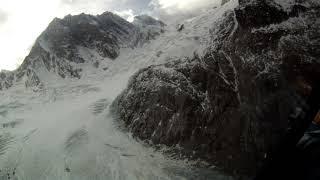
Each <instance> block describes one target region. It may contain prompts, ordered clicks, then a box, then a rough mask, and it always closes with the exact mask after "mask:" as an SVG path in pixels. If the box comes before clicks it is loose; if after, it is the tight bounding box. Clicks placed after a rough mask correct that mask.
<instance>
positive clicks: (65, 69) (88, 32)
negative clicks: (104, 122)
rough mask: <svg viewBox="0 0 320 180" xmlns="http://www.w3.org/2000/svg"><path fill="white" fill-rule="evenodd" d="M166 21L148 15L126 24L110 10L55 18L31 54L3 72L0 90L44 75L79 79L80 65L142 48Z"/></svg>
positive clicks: (39, 80) (35, 81)
mask: <svg viewBox="0 0 320 180" xmlns="http://www.w3.org/2000/svg"><path fill="white" fill-rule="evenodd" d="M164 26H165V24H164V23H162V22H161V21H158V20H155V19H153V18H151V17H149V16H146V15H144V16H139V17H136V20H135V22H134V23H133V24H132V23H129V22H127V21H126V20H124V19H123V18H121V17H119V16H118V15H115V14H113V13H111V12H105V13H103V14H101V15H97V16H92V15H87V14H80V15H76V16H71V15H68V16H66V17H64V18H63V19H59V18H55V19H54V20H53V21H52V22H51V23H50V24H49V26H48V28H47V29H46V30H45V31H44V32H43V33H42V34H41V35H40V37H39V38H38V39H37V40H36V42H35V44H34V46H33V48H32V49H31V51H30V54H29V55H28V56H27V57H26V59H25V60H24V62H23V63H22V65H21V66H20V67H19V68H18V69H17V70H16V71H14V72H2V73H1V81H0V89H1V90H2V89H8V88H10V87H11V86H13V85H15V84H16V83H24V84H25V87H33V88H35V87H37V86H41V84H43V83H49V82H48V81H47V79H45V76H60V77H61V78H66V77H70V78H81V75H82V73H81V72H82V71H83V69H82V68H81V67H79V65H80V64H82V65H83V64H86V65H89V64H90V65H93V66H95V67H96V68H98V67H99V64H100V63H103V61H107V60H110V59H111V60H114V59H116V58H117V57H118V56H119V54H120V50H121V49H125V48H137V47H141V46H142V45H143V44H144V43H146V42H149V41H150V40H152V39H155V38H156V37H157V36H159V35H160V34H161V33H163V32H164Z"/></svg>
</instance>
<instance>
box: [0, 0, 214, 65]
mask: <svg viewBox="0 0 320 180" xmlns="http://www.w3.org/2000/svg"><path fill="white" fill-rule="evenodd" d="M219 2H220V0H0V70H1V69H6V70H14V69H16V68H17V66H18V65H19V64H20V63H21V62H22V61H23V59H24V58H25V56H27V55H28V53H29V51H30V48H31V47H32V45H33V43H34V41H35V39H36V38H37V37H38V36H39V35H40V33H41V32H42V31H43V30H45V28H46V27H47V25H48V24H49V23H50V21H51V20H52V19H53V18H54V17H60V18H62V17H64V16H65V15H67V14H79V13H82V12H84V13H88V14H94V15H96V14H101V13H103V12H105V11H111V12H115V13H118V14H119V15H121V16H122V17H124V18H126V19H127V20H129V21H132V20H133V17H134V16H135V15H139V14H149V15H152V16H154V17H157V18H160V19H162V20H164V21H165V20H167V19H170V18H168V17H177V16H178V15H179V14H188V13H190V14H191V13H192V12H196V11H197V12H198V11H199V9H202V8H204V7H207V6H208V5H209V4H210V5H212V6H213V4H215V3H219Z"/></svg>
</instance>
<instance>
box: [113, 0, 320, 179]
mask: <svg viewBox="0 0 320 180" xmlns="http://www.w3.org/2000/svg"><path fill="white" fill-rule="evenodd" d="M292 3H293V4H292V5H291V6H290V9H289V10H284V8H283V6H282V4H278V3H277V1H267V0H266V1H258V0H257V1H252V0H251V1H240V6H239V7H238V8H237V9H235V10H234V11H228V12H226V13H225V14H224V16H223V17H221V18H220V20H218V21H217V22H215V25H214V27H212V29H211V30H210V33H211V35H212V36H211V41H212V44H211V45H210V47H208V49H207V51H206V53H205V54H204V55H201V56H197V55H195V57H194V58H191V59H190V58H186V59H180V60H177V61H174V62H170V63H166V64H163V65H157V66H150V67H148V68H145V69H142V70H140V71H139V72H137V73H136V74H135V75H134V76H133V77H132V79H131V80H130V82H129V85H128V87H127V89H126V90H125V91H124V92H123V93H122V94H121V95H120V96H119V97H118V98H117V99H116V101H115V102H114V103H113V111H114V113H115V114H116V115H117V116H118V117H119V119H121V120H122V121H123V122H124V124H125V126H126V127H127V128H128V130H129V131H130V132H132V133H133V135H134V136H136V137H139V138H141V139H143V140H151V141H152V143H154V144H165V145H168V146H172V147H176V146H177V145H179V147H182V150H181V152H182V153H183V154H186V155H187V156H188V157H191V158H201V159H204V160H207V161H208V162H210V163H213V164H217V165H218V166H219V167H223V168H224V169H226V170H228V171H229V172H232V173H235V174H247V175H250V174H251V175H252V174H254V173H255V171H256V170H257V168H258V167H259V166H260V165H261V162H262V161H263V159H264V158H265V156H266V153H267V152H268V150H269V149H272V148H273V146H274V145H275V143H276V142H277V140H278V139H279V137H281V136H282V135H283V133H284V132H285V131H286V129H287V128H288V127H289V124H290V122H288V116H289V114H290V111H291V110H292V109H293V108H294V107H296V106H297V105H299V104H300V103H301V101H303V100H301V99H303V98H302V97H300V96H299V95H298V94H296V93H295V91H294V88H293V87H294V83H295V81H294V80H295V79H296V78H297V77H298V76H303V77H305V78H307V80H310V81H311V80H312V81H315V79H316V78H318V77H320V76H319V75H320V74H319V73H320V72H319V69H320V64H319V63H320V62H319V58H320V51H319V46H320V37H319V31H320V28H319V27H320V24H319V20H318V19H319V17H320V14H319V12H320V11H319V4H318V3H317V2H315V1H303V2H300V1H299V2H296V1H292ZM297 7H299V8H298V9H299V10H297ZM308 78H309V79H308ZM319 82H320V81H319Z"/></svg>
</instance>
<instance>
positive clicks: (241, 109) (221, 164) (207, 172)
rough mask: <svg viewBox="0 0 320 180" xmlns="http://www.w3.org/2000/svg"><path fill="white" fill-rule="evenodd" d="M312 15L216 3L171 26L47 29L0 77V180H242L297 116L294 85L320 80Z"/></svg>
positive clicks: (297, 6)
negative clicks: (292, 114)
mask: <svg viewBox="0 0 320 180" xmlns="http://www.w3.org/2000/svg"><path fill="white" fill-rule="evenodd" d="M319 7H320V4H319V2H318V1H317V0H307V1H303V2H302V1H299V0H286V1H285V2H284V1H280V0H239V1H238V0H224V1H223V2H222V5H221V6H218V7H208V9H206V10H205V11H203V13H202V14H201V15H199V16H195V17H193V18H190V19H185V20H183V21H181V22H179V24H175V25H166V24H165V23H163V22H161V21H158V20H156V19H154V18H152V17H149V16H146V15H141V16H137V17H136V18H135V19H134V21H133V22H132V23H129V22H127V21H126V20H124V19H122V18H121V17H119V16H117V15H114V14H112V13H109V12H106V13H103V14H101V15H98V16H91V15H86V14H80V15H77V16H70V15H69V16H66V17H65V18H63V19H54V20H53V21H52V22H51V23H50V25H49V26H48V28H47V29H46V30H45V31H44V32H43V33H42V34H41V35H40V36H39V38H38V39H37V40H36V42H35V44H34V46H33V48H32V50H31V52H30V54H29V55H28V56H27V57H26V59H25V60H24V62H23V64H22V65H21V66H20V67H19V68H18V69H17V70H15V71H12V72H7V71H5V72H1V73H0V89H1V91H0V97H1V102H0V124H1V125H2V128H1V126H0V170H3V171H0V178H2V177H4V176H6V175H7V173H11V174H10V176H11V175H12V176H14V177H16V178H18V179H23V178H25V179H77V180H78V179H130V180H131V179H133V180H134V179H208V178H209V179H232V178H231V177H230V176H227V175H225V174H224V173H221V172H220V171H216V167H217V168H218V169H223V170H226V171H225V172H228V173H229V175H235V176H237V177H240V176H242V175H245V176H248V175H249V176H250V175H253V174H254V173H255V172H256V171H257V169H258V168H259V167H260V166H261V163H262V161H263V160H264V158H265V156H266V153H267V151H268V149H270V148H272V147H273V145H274V143H275V142H276V141H277V140H278V138H279V136H281V134H283V132H284V131H285V129H286V128H288V127H289V126H290V123H289V122H288V120H287V117H288V116H289V114H290V110H291V108H295V107H296V106H298V105H301V104H303V103H302V102H303V101H304V99H303V97H300V96H298V95H297V94H296V93H295V92H294V89H293V85H292V84H294V83H296V82H295V81H294V80H295V78H296V77H298V76H305V77H307V78H309V79H308V80H317V77H320V76H318V75H319V74H320V73H319V69H320V68H319V56H320V53H319V49H320V48H318V47H319V44H320V43H319V36H318V35H319V29H320V28H319V27H320V24H319V16H320V15H319V13H318V12H319V11H318V10H319ZM257 9H259V10H258V11H257ZM121 92H122V93H121ZM275 119H276V120H275ZM119 127H120V128H119ZM136 138H138V139H140V140H143V141H140V140H138V141H137V139H136ZM145 143H147V144H148V145H150V144H152V145H157V146H158V145H159V146H160V145H165V146H164V147H163V146H160V147H161V148H160V149H161V151H160V152H159V151H155V150H154V149H153V148H150V146H148V145H147V144H145ZM145 145H146V146H145ZM151 147H153V146H151ZM167 150H168V151H167ZM161 152H165V153H168V152H169V153H170V155H172V152H173V154H174V155H173V158H174V160H173V159H172V158H169V157H168V156H163V154H162V153H161ZM176 154H178V155H177V156H176ZM177 157H179V158H177ZM181 159H182V160H181ZM199 167H206V168H205V169H203V168H199ZM2 172H4V174H3V173H2Z"/></svg>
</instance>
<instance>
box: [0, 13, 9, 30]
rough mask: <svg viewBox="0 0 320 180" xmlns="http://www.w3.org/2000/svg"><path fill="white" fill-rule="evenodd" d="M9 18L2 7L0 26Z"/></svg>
mask: <svg viewBox="0 0 320 180" xmlns="http://www.w3.org/2000/svg"><path fill="white" fill-rule="evenodd" d="M7 20H8V14H7V13H5V12H4V11H2V10H1V9H0V26H1V24H4V23H5V22H7Z"/></svg>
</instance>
